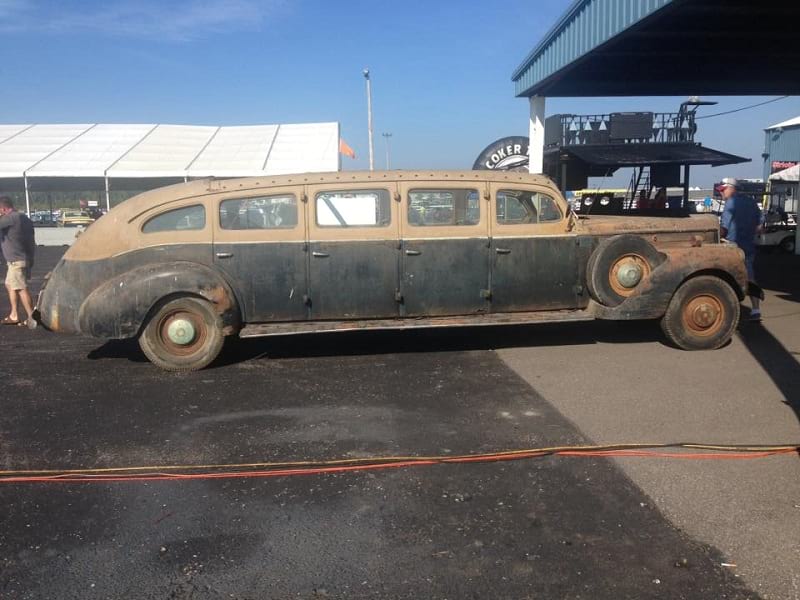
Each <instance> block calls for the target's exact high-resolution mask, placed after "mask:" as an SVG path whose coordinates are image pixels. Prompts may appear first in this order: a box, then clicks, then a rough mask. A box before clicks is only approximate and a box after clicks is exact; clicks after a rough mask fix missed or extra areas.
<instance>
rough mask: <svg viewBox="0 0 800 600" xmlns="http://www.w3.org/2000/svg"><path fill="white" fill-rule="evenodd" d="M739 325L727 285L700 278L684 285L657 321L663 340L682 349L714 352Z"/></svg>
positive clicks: (735, 299) (733, 294)
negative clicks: (662, 332) (658, 321)
mask: <svg viewBox="0 0 800 600" xmlns="http://www.w3.org/2000/svg"><path fill="white" fill-rule="evenodd" d="M738 324H739V298H738V297H737V296H736V292H734V291H733V288H731V286H730V285H728V283H727V282H725V281H723V280H722V279H720V278H719V277H713V276H709V275H703V276H700V277H695V278H693V279H690V280H688V281H687V282H685V283H684V284H683V285H681V287H679V288H678V291H677V292H675V295H674V296H673V297H672V300H670V303H669V306H668V307H667V312H666V313H665V314H664V317H663V318H662V319H661V329H662V330H663V331H664V334H666V336H667V338H668V339H669V340H670V341H671V342H672V343H674V344H675V345H676V346H678V347H679V348H682V349H684V350H714V349H716V348H719V347H721V346H723V345H725V344H726V343H728V341H729V340H730V339H731V337H732V336H733V332H734V331H736V326H737V325H738Z"/></svg>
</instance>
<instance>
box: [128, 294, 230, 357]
mask: <svg viewBox="0 0 800 600" xmlns="http://www.w3.org/2000/svg"><path fill="white" fill-rule="evenodd" d="M224 341H225V336H224V335H223V333H222V317H221V316H220V315H218V314H217V313H216V312H215V311H214V308H213V306H212V305H211V303H209V302H208V301H206V300H201V299H200V298H194V297H184V298H177V299H174V300H170V301H168V302H165V303H164V304H162V305H161V306H160V307H159V308H158V309H157V310H156V311H155V312H154V313H153V315H152V316H151V317H150V319H149V320H148V321H147V323H146V324H145V326H144V329H143V330H142V333H141V334H140V335H139V346H140V347H141V349H142V352H144V354H145V356H147V358H148V359H149V360H150V362H152V363H153V364H154V365H156V366H157V367H160V368H162V369H164V370H166V371H196V370H199V369H202V368H204V367H207V366H208V365H209V364H211V363H212V362H213V361H214V359H215V358H217V356H218V355H219V353H220V350H222V345H223V343H224Z"/></svg>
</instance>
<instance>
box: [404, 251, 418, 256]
mask: <svg viewBox="0 0 800 600" xmlns="http://www.w3.org/2000/svg"><path fill="white" fill-rule="evenodd" d="M420 254H422V252H420V251H419V250H406V256H419V255H420Z"/></svg>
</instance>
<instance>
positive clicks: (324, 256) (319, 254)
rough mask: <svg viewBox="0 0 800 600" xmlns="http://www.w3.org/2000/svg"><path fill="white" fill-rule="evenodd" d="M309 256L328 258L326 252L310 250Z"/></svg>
mask: <svg viewBox="0 0 800 600" xmlns="http://www.w3.org/2000/svg"><path fill="white" fill-rule="evenodd" d="M311 256H313V257H315V258H328V257H329V256H330V254H328V253H327V252H312V253H311Z"/></svg>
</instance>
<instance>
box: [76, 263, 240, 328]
mask: <svg viewBox="0 0 800 600" xmlns="http://www.w3.org/2000/svg"><path fill="white" fill-rule="evenodd" d="M187 295H188V296H197V297H200V298H205V299H206V300H208V301H209V302H211V304H212V305H213V306H214V307H215V310H216V311H217V312H218V313H219V314H220V315H221V316H222V321H223V325H224V328H225V329H224V332H225V334H226V335H229V334H232V333H234V332H235V331H236V330H237V329H238V327H239V324H240V318H239V309H238V303H237V302H236V297H235V295H234V293H233V291H232V290H231V288H230V286H229V285H228V283H227V282H226V281H225V280H224V279H223V278H222V276H221V275H220V274H219V273H217V272H216V271H214V270H213V269H211V268H209V267H206V266H204V265H200V264H197V263H191V262H168V263H157V264H151V265H146V266H142V267H138V268H136V269H131V270H130V271H126V272H125V273H123V274H121V275H118V276H116V277H113V278H112V279H109V280H108V281H106V282H104V283H103V284H102V285H100V286H98V287H97V288H96V289H95V290H94V291H93V292H92V293H91V294H89V296H88V297H87V298H86V300H85V301H84V302H83V304H82V305H81V308H80V311H79V313H78V322H79V323H80V330H81V332H83V333H86V334H89V335H93V336H95V337H102V338H112V339H119V338H129V337H134V336H136V335H138V333H139V331H140V330H141V328H142V325H143V324H144V323H145V322H146V319H147V317H148V315H149V314H150V313H151V311H152V310H153V309H154V308H155V307H156V306H157V305H158V304H159V303H160V302H161V301H162V300H164V299H166V298H169V297H171V296H187Z"/></svg>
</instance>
